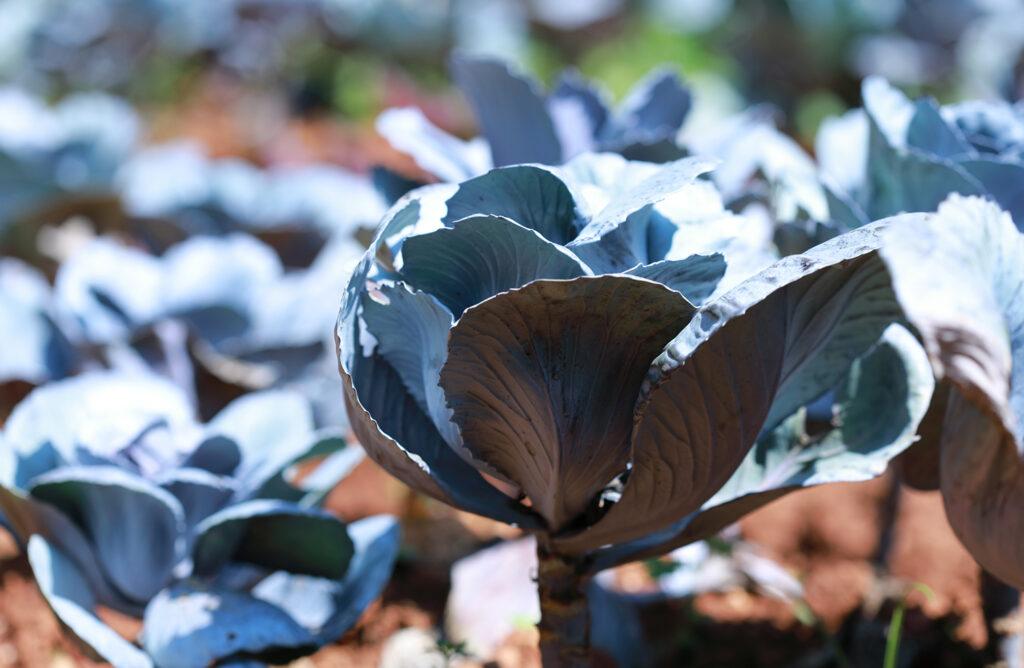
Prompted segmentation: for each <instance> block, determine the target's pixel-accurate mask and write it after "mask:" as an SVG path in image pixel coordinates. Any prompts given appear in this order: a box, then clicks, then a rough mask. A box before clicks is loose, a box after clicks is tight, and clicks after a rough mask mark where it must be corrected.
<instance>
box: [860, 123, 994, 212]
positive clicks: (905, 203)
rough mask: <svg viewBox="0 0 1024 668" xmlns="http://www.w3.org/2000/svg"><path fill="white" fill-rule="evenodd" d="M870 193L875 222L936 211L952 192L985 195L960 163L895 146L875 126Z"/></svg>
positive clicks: (869, 165)
mask: <svg viewBox="0 0 1024 668" xmlns="http://www.w3.org/2000/svg"><path fill="white" fill-rule="evenodd" d="M868 190H869V193H870V206H869V207H868V211H867V213H868V214H869V215H870V217H871V218H872V219H878V218H883V217H886V216H892V215H895V214H899V213H903V212H908V211H934V210H935V209H936V208H937V207H938V205H939V204H940V203H941V202H942V201H943V200H944V199H945V198H946V196H947V195H948V194H949V193H960V194H963V195H981V194H984V193H985V190H984V188H983V186H982V185H981V183H980V182H979V181H978V180H977V179H976V178H975V177H973V176H971V174H969V173H968V172H967V170H966V169H964V168H963V167H962V166H960V165H959V164H957V163H956V162H953V161H952V160H949V159H947V158H942V157H939V156H933V155H928V154H925V153H923V152H921V151H919V150H917V149H914V148H910V147H907V148H896V147H894V146H891V145H890V144H888V143H887V142H886V140H885V138H884V136H883V134H882V131H881V130H879V128H878V127H877V126H876V125H874V124H873V125H872V126H871V132H870V139H869V152H868Z"/></svg>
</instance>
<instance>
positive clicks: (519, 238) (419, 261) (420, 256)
mask: <svg viewBox="0 0 1024 668" xmlns="http://www.w3.org/2000/svg"><path fill="white" fill-rule="evenodd" d="M402 259H403V264H402V271H401V273H402V277H403V278H404V279H405V280H406V281H408V282H409V284H410V285H412V286H413V287H415V288H417V289H419V290H423V291H424V292H427V293H429V294H431V295H433V296H434V297H436V298H437V299H438V300H440V301H441V303H443V304H444V305H445V306H447V307H448V309H449V310H450V311H451V312H452V315H454V317H455V318H459V317H461V316H462V313H463V312H464V311H465V310H466V309H467V308H469V307H471V306H473V305H474V304H479V303H480V302H482V301H483V300H485V299H487V298H488V297H493V296H494V295H496V294H498V293H499V292H504V291H506V290H511V289H513V288H518V287H520V286H522V285H525V284H526V283H529V282H530V281H533V280H536V279H541V278H549V279H559V278H561V279H568V278H577V277H579V276H583V275H585V274H586V273H587V268H586V267H585V266H583V264H582V263H581V262H580V260H579V259H578V258H576V257H574V256H573V255H572V254H571V253H570V252H568V251H567V250H565V249H564V248H561V247H559V246H556V245H555V244H553V243H551V242H550V241H548V240H547V239H545V238H544V237H543V236H541V234H539V233H537V232H536V231H534V230H530V229H527V228H525V227H523V226H521V225H519V224H517V223H515V222H513V221H512V220H508V219H506V218H502V217H499V216H472V217H469V218H464V219H462V220H459V221H457V222H455V223H454V224H453V225H452V227H450V228H445V229H441V230H437V231H434V232H430V233H428V234H423V235H419V236H414V237H411V238H409V239H408V240H406V242H405V243H404V244H403V246H402Z"/></svg>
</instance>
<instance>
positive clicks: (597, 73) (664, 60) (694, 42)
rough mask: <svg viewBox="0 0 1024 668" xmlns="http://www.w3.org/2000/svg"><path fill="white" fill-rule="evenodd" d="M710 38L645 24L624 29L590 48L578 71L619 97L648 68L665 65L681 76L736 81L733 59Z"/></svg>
mask: <svg viewBox="0 0 1024 668" xmlns="http://www.w3.org/2000/svg"><path fill="white" fill-rule="evenodd" d="M713 43H714V37H713V36H712V35H708V34H705V35H682V34H679V33H676V32H672V31H670V30H667V29H665V28H664V27H661V26H659V25H657V24H654V23H650V22H647V21H637V22H634V23H632V24H631V25H629V26H627V27H626V29H625V30H623V31H622V33H621V34H619V35H617V36H616V37H614V38H612V39H609V40H606V41H604V42H602V43H601V44H598V45H597V46H594V47H592V48H590V49H589V50H588V51H586V52H585V53H584V54H583V57H582V58H581V59H580V63H579V66H580V70H581V71H582V72H583V74H585V75H586V76H588V77H591V78H594V79H598V80H599V81H601V82H603V83H604V85H605V86H607V87H608V89H609V90H610V91H611V92H612V94H613V95H615V97H616V98H621V97H622V96H623V95H625V94H626V93H627V92H628V91H629V89H630V88H632V87H633V85H634V84H635V83H636V82H637V81H638V80H639V79H640V78H641V77H643V76H644V75H645V74H647V72H648V71H650V69H651V68H653V67H656V66H658V65H668V66H669V67H672V68H674V69H676V70H678V71H679V72H680V74H683V75H686V74H695V73H710V74H716V75H719V76H722V77H725V78H726V79H728V80H730V81H735V80H736V78H737V74H738V71H739V67H738V65H737V63H736V61H735V60H733V59H732V58H731V57H729V56H727V55H725V54H724V53H723V52H721V51H715V50H713V49H712V47H711V45H712V44H713Z"/></svg>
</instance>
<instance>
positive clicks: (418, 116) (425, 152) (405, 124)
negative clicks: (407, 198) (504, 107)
mask: <svg viewBox="0 0 1024 668" xmlns="http://www.w3.org/2000/svg"><path fill="white" fill-rule="evenodd" d="M376 129H377V132H379V133H380V134H381V136H382V137H384V138H385V139H387V140H388V143H390V144H391V145H392V146H394V147H395V148H396V149H398V150H399V151H401V152H402V153H406V154H408V155H410V156H412V158H413V160H415V161H416V164H417V165H419V166H420V167H422V168H423V169H425V170H426V171H427V172H429V173H431V174H433V175H434V176H436V177H438V178H439V179H441V180H442V181H449V182H451V183H459V182H460V181H465V180H466V179H471V178H473V177H474V176H476V175H478V174H480V173H482V172H485V171H487V168H488V167H489V166H490V159H489V158H490V156H488V155H487V147H486V146H484V145H482V142H477V141H468V142H467V141H462V140H461V139H459V138H458V137H453V136H452V135H450V134H448V133H447V132H445V131H444V130H442V129H440V128H439V127H437V126H436V125H434V124H433V123H431V122H430V121H429V120H428V119H427V117H426V116H424V115H423V112H422V111H420V110H419V109H415V108H404V109H387V110H385V111H384V112H383V113H382V114H381V115H380V116H378V117H377V123H376Z"/></svg>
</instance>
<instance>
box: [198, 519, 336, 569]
mask: <svg viewBox="0 0 1024 668" xmlns="http://www.w3.org/2000/svg"><path fill="white" fill-rule="evenodd" d="M196 534H197V535H196V542H195V548H194V550H193V554H192V558H193V560H194V562H195V569H196V572H197V573H203V574H209V573H213V572H215V571H216V570H217V568H219V567H220V566H221V565H223V564H224V563H226V562H227V561H229V560H233V561H240V562H244V563H250V564H256V565H259V566H263V567H265V568H269V569H272V570H285V571H288V572H289V573H299V574H306V575H314V576H316V577H325V578H331V579H335V580H336V579H339V578H341V577H342V576H344V574H345V572H346V570H347V569H348V564H349V561H350V560H351V559H352V554H353V552H354V547H353V545H352V541H351V539H349V537H348V533H347V531H346V530H345V524H344V523H342V522H341V521H340V520H338V518H336V517H334V516H333V515H331V514H329V513H327V512H324V511H322V510H316V509H312V508H303V507H300V506H297V505H294V504H290V503H285V502H283V501H274V500H257V501H249V502H246V503H240V504H237V505H234V506H231V507H229V508H225V509H224V510H222V511H220V512H218V513H215V514H214V515H211V516H209V517H208V518H206V519H205V520H204V521H203V522H202V523H201V524H200V525H199V526H198V527H196Z"/></svg>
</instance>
